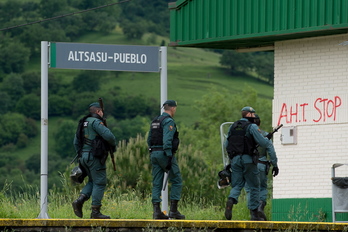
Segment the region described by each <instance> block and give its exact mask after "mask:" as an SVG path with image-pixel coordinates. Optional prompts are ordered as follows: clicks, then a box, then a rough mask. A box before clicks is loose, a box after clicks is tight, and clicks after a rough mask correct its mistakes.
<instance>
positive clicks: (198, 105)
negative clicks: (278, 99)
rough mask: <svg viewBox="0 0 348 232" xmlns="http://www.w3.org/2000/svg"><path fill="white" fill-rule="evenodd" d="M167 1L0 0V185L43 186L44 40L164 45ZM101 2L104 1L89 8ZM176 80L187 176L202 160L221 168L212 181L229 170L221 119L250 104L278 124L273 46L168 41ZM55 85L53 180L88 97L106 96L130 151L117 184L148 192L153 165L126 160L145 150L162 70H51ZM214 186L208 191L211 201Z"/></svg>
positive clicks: (62, 173)
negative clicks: (215, 46)
mask: <svg viewBox="0 0 348 232" xmlns="http://www.w3.org/2000/svg"><path fill="white" fill-rule="evenodd" d="M168 2H171V1H168V0H151V1H145V0H130V1H119V4H114V5H111V6H108V7H102V8H98V7H100V6H105V5H108V4H113V3H115V1H113V0H0V103H1V106H2V107H1V108H0V112H1V114H2V117H1V118H0V189H2V188H3V187H4V186H5V185H6V184H8V183H11V184H12V190H16V191H20V190H22V186H23V183H30V184H32V185H35V186H38V185H39V181H40V179H39V175H40V117H41V116H40V110H41V108H40V104H41V103H40V101H41V100H40V99H41V98H40V91H41V90H40V88H41V86H40V80H41V79H40V78H41V76H40V42H41V41H56V42H81V43H82V42H84V43H103V44H124V45H152V46H165V45H167V44H168V41H169V39H168V37H169V10H168V6H167V5H168ZM93 8H98V9H95V10H89V11H86V12H83V11H85V10H87V9H93ZM76 12H80V13H76ZM63 16H64V17H63ZM52 18H53V19H52ZM38 21H41V22H38ZM32 22H38V23H33V24H31V23H32ZM25 24H28V25H25ZM168 79H169V80H168V98H172V99H175V100H177V101H178V112H177V116H176V118H175V119H176V122H177V123H178V125H179V130H180V137H181V141H182V143H181V145H180V146H182V152H181V153H180V152H179V156H181V157H182V159H184V160H186V161H185V163H183V164H182V165H185V167H184V169H185V171H184V172H183V175H191V176H192V175H194V176H196V174H195V173H193V170H191V169H190V167H197V168H198V167H204V168H206V169H208V170H207V173H210V174H211V175H213V176H211V177H209V178H208V177H207V178H208V179H205V180H206V181H207V182H210V186H211V185H213V186H215V182H214V181H215V179H216V178H217V177H216V176H214V175H216V174H217V168H221V148H220V137H219V136H220V135H219V126H220V124H221V123H222V122H225V121H231V120H237V119H239V117H240V112H239V110H240V109H241V108H242V107H243V106H244V105H252V106H253V107H254V108H256V109H257V111H258V112H257V113H258V114H259V115H260V116H261V117H262V119H263V125H265V127H264V129H266V130H267V129H268V130H270V127H271V99H272V97H273V53H265V52H263V53H262V52H260V53H237V52H235V51H227V50H226V51H225V50H218V51H213V50H203V49H191V48H168ZM48 84H49V99H48V102H49V109H48V114H49V136H50V137H49V173H51V175H50V177H49V185H50V186H49V187H50V188H52V187H53V186H57V188H58V189H60V188H64V186H63V187H62V178H63V179H64V178H66V176H68V173H67V172H68V171H69V168H70V167H69V163H70V161H71V160H72V158H73V157H74V153H75V152H74V150H73V146H72V139H73V135H74V133H75V130H76V126H77V122H78V120H79V118H81V117H82V116H83V115H85V114H86V107H87V106H88V104H89V103H91V102H95V101H96V100H97V99H98V97H103V99H104V101H105V103H104V104H105V109H106V114H107V120H108V126H109V127H110V129H111V130H112V131H113V132H114V133H115V135H116V137H117V139H118V141H119V144H120V151H123V152H124V153H122V154H121V153H119V152H120V151H118V154H119V155H118V156H116V159H117V164H118V165H120V166H122V165H123V166H122V167H121V168H120V171H119V172H124V173H123V174H125V173H126V174H127V175H128V174H129V175H128V176H129V177H130V178H129V179H127V180H125V179H122V178H119V179H118V180H113V182H112V183H111V184H112V185H114V186H117V185H120V186H124V188H125V189H128V188H129V187H132V188H139V191H141V192H143V193H144V194H145V193H147V192H148V185H147V184H149V183H148V179H146V178H148V175H149V173H148V174H145V173H144V172H139V173H132V172H133V171H132V168H128V169H127V164H130V163H131V164H132V165H137V164H139V162H134V160H133V161H132V162H131V161H129V160H127V159H130V157H131V156H130V155H129V154H128V153H127V152H129V151H128V150H129V149H133V148H134V147H136V148H134V149H138V148H139V149H140V150H138V151H137V152H138V153H137V152H134V157H135V158H136V159H139V160H140V158H139V155H142V156H144V157H146V155H147V149H146V144H145V143H144V141H145V136H146V132H147V130H148V129H149V122H150V121H151V119H152V118H153V117H154V116H156V115H157V114H158V113H159V111H160V107H159V106H160V102H159V96H160V83H159V74H158V73H132V72H108V71H83V70H55V69H52V70H50V71H49V82H48ZM134 139H138V140H136V141H137V142H133V143H131V145H129V146H133V147H131V148H127V145H128V142H129V141H133V140H134ZM134 144H135V145H134ZM139 152H140V153H139ZM141 160H142V161H141V162H140V163H141V165H146V161H147V160H146V159H145V158H142V159H141ZM179 163H180V162H179ZM144 170H145V171H146V170H148V169H146V168H144ZM109 175H111V174H109ZM123 176H125V175H123ZM139 180H140V181H139ZM187 181H190V182H191V181H192V183H190V184H191V185H192V188H196V187H197V188H198V187H199V186H201V185H200V184H199V183H201V182H202V181H203V180H199V176H196V177H194V178H192V179H190V180H187ZM194 181H196V183H193V182H194ZM186 184H187V185H188V186H189V185H190V184H189V183H188V182H187V183H186ZM209 191H210V190H209V189H206V190H204V193H201V194H203V196H204V195H206V196H207V199H209V196H210V195H209ZM210 192H211V191H210ZM186 194H191V195H192V194H195V193H192V192H188V191H187V192H186ZM210 194H211V193H210Z"/></svg>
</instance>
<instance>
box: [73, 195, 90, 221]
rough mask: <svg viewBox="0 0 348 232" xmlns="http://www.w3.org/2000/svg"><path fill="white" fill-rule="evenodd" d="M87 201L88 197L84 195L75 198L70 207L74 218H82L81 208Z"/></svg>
mask: <svg viewBox="0 0 348 232" xmlns="http://www.w3.org/2000/svg"><path fill="white" fill-rule="evenodd" d="M87 200H88V197H87V196H86V195H85V194H81V195H80V196H79V198H77V199H76V200H75V201H74V202H73V203H72V207H73V209H74V213H75V215H76V216H78V217H80V218H82V217H83V212H82V206H83V203H85V201H87Z"/></svg>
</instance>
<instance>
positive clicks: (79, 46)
mask: <svg viewBox="0 0 348 232" xmlns="http://www.w3.org/2000/svg"><path fill="white" fill-rule="evenodd" d="M159 55H161V59H159ZM49 58H50V60H49ZM160 62H161V69H160V68H159V63H160ZM48 66H50V68H62V69H82V70H109V71H131V72H161V98H160V102H161V103H163V102H165V101H166V100H167V47H160V48H159V47H154V46H125V45H104V44H83V43H49V42H47V41H41V187H40V214H39V216H38V218H44V219H46V218H49V216H48V214H47V198H48V187H47V186H48V184H47V183H48ZM166 194H167V195H168V192H166ZM163 198H167V199H168V196H167V197H164V196H163ZM167 205H168V200H167ZM167 208H168V206H167Z"/></svg>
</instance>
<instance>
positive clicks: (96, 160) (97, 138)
mask: <svg viewBox="0 0 348 232" xmlns="http://www.w3.org/2000/svg"><path fill="white" fill-rule="evenodd" d="M103 116H104V113H103V109H102V108H101V106H100V104H99V102H94V103H92V104H90V105H89V114H88V115H87V116H85V117H83V118H82V119H81V120H80V121H79V126H78V128H77V131H76V134H75V138H74V147H75V150H76V153H77V154H78V156H79V165H80V166H81V167H82V169H83V170H84V171H85V172H86V174H87V176H88V177H89V180H88V182H87V184H86V185H85V187H84V188H83V189H82V191H81V193H80V196H79V198H78V199H76V200H75V201H74V202H73V203H72V206H73V209H74V213H75V215H76V216H78V217H80V218H82V217H83V212H82V207H83V204H84V202H85V201H87V200H88V199H89V198H90V197H92V212H91V219H110V216H107V215H103V214H102V213H101V212H100V208H101V205H102V204H101V201H102V199H103V196H104V191H105V187H106V164H105V160H106V158H107V154H108V149H110V148H111V149H112V150H115V147H116V138H115V136H114V135H113V133H112V132H111V131H110V130H109V129H108V128H107V127H106V126H105V123H104V119H103Z"/></svg>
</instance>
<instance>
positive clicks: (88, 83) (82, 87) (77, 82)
mask: <svg viewBox="0 0 348 232" xmlns="http://www.w3.org/2000/svg"><path fill="white" fill-rule="evenodd" d="M100 79H101V74H100V72H98V71H82V72H81V73H80V74H79V75H78V76H76V77H75V78H74V80H73V82H72V86H73V89H74V90H75V91H78V92H96V91H98V90H99V88H100V84H101V81H100Z"/></svg>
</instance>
